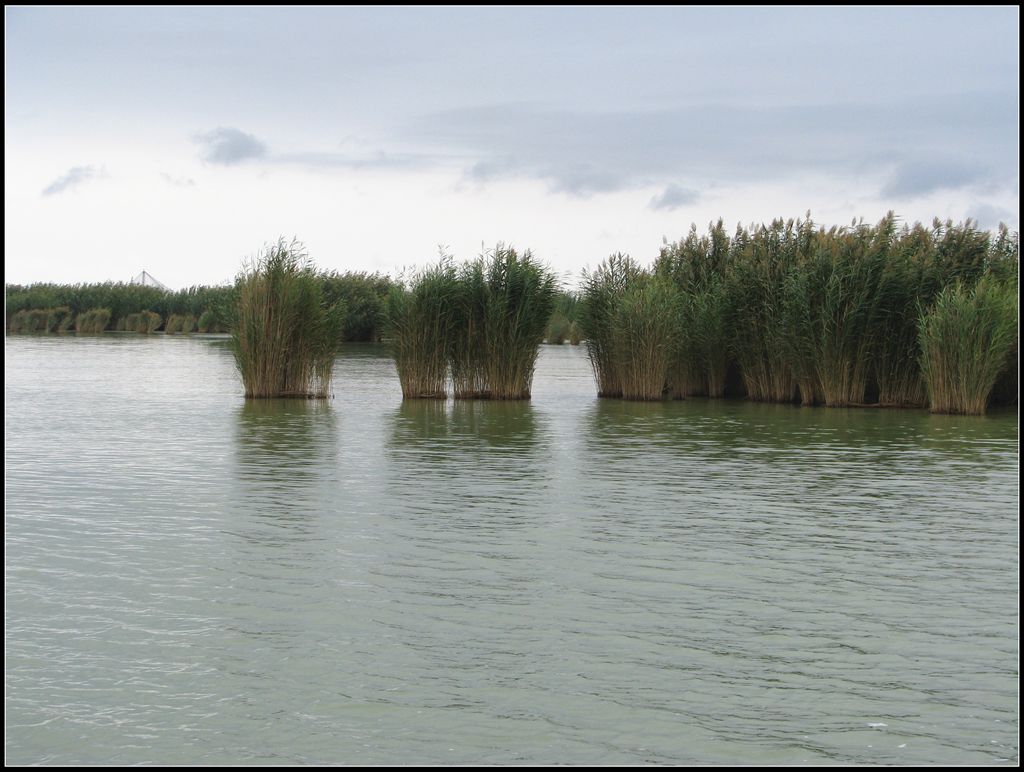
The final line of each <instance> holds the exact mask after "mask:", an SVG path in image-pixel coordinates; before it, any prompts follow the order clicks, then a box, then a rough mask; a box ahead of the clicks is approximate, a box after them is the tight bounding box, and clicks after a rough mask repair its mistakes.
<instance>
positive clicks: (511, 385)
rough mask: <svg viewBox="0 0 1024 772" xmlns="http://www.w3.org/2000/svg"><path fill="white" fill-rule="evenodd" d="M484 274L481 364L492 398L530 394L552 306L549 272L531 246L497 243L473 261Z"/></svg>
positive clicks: (552, 286) (554, 288)
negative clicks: (519, 247)
mask: <svg viewBox="0 0 1024 772" xmlns="http://www.w3.org/2000/svg"><path fill="white" fill-rule="evenodd" d="M478 264H479V266H480V270H481V272H482V274H483V280H484V297H485V298H486V300H485V304H484V308H483V312H484V313H483V351H482V357H481V360H480V364H481V366H482V368H483V374H484V381H485V384H486V385H485V391H486V392H487V393H488V395H489V397H490V398H491V399H502V400H506V399H512V400H518V399H529V398H530V394H531V389H532V386H533V373H534V369H535V368H536V365H537V355H538V353H539V351H540V345H541V343H543V342H544V331H545V328H546V327H547V324H548V320H549V319H550V318H551V312H552V310H553V309H554V304H555V293H556V292H557V289H558V286H557V282H556V280H555V276H554V274H553V273H552V272H551V271H550V269H548V268H546V267H545V266H543V265H542V264H541V263H540V262H539V261H538V260H537V259H536V258H535V257H534V256H533V253H532V252H531V251H530V250H526V251H525V252H523V253H522V254H519V253H518V252H516V250H515V249H514V248H512V247H511V246H505V245H504V244H502V243H499V244H498V245H497V246H496V247H495V249H494V250H492V251H490V252H488V253H486V254H485V255H483V256H481V258H480V259H479V261H478Z"/></svg>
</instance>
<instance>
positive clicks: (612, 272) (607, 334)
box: [576, 252, 641, 397]
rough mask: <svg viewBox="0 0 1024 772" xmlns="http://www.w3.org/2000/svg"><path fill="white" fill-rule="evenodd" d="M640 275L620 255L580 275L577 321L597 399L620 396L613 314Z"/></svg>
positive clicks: (635, 266) (629, 260)
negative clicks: (628, 288) (581, 278)
mask: <svg viewBox="0 0 1024 772" xmlns="http://www.w3.org/2000/svg"><path fill="white" fill-rule="evenodd" d="M640 273H641V269H640V266H638V265H637V264H636V262H635V261H634V260H633V259H632V258H631V257H630V256H629V255H624V254H622V253H621V252H619V253H616V254H614V255H611V256H610V257H608V259H606V260H604V261H602V262H601V264H600V265H599V266H598V267H597V269H596V270H594V271H593V272H590V271H586V270H585V271H584V272H583V289H582V292H581V294H580V300H579V306H578V309H577V320H576V321H577V326H578V330H579V335H580V337H581V338H582V340H583V343H584V344H585V345H586V347H587V356H588V357H589V358H590V364H591V367H592V368H593V370H594V378H595V380H596V381H597V396H599V397H621V396H622V371H621V364H620V362H619V357H618V353H617V350H616V343H615V332H616V328H615V324H616V313H617V308H618V304H619V303H620V302H621V299H622V295H623V292H624V291H625V290H626V287H627V286H628V285H629V284H630V283H631V282H632V281H633V280H634V279H635V278H636V277H637V276H639V275H640Z"/></svg>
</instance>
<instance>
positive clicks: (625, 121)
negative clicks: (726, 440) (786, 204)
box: [398, 93, 1017, 203]
mask: <svg viewBox="0 0 1024 772" xmlns="http://www.w3.org/2000/svg"><path fill="white" fill-rule="evenodd" d="M1016 136H1017V113H1016V105H1015V103H1014V102H1013V101H1012V100H1007V99H1006V98H1005V95H1003V94H998V93H991V94H990V93H970V94H960V95H950V96H949V97H947V98H945V99H943V100H932V99H924V98H919V99H917V100H914V99H907V100H904V101H902V102H898V103H896V102H893V103H882V102H875V103H860V104H849V103H836V104H818V105H779V106H775V105H771V106H747V107H742V106H736V105H725V104H708V103H705V104H693V105H689V106H685V107H676V108H672V109H663V110H646V111H644V110H625V109H623V110H619V111H611V112H609V111H603V112H597V111H582V110H569V109H562V108H556V107H551V106H547V105H542V104H536V103H518V104H499V105H490V106H486V107H474V108H463V109H457V110H448V111H444V112H437V113H432V114H428V115H424V116H421V117H420V118H419V119H416V120H412V121H408V122H406V124H405V125H404V127H403V130H402V133H401V135H400V136H399V137H398V139H399V140H400V141H401V142H404V143H406V144H410V145H413V146H415V147H418V148H431V149H433V150H434V151H438V152H441V151H443V152H446V153H449V154H452V155H456V156H458V155H463V156H467V157H469V158H471V159H472V160H471V161H470V162H468V163H467V164H466V166H467V170H466V173H467V176H469V177H470V178H472V179H476V180H480V181H487V180H493V179H500V178H503V177H530V178H535V179H542V180H545V181H546V182H548V184H549V185H550V187H551V188H552V189H553V190H559V191H563V192H567V193H571V194H575V195H589V194H592V193H599V192H606V191H613V190H621V189H627V188H631V187H640V186H647V185H669V184H670V183H671V182H672V180H673V179H678V178H680V177H685V178H686V179H688V180H693V181H695V182H697V183H699V184H718V183H724V182H728V183H734V184H738V183H747V182H772V181H775V180H778V179H782V178H791V179H792V178H798V177H799V176H801V175H807V174H814V175H819V176H820V175H826V176H832V175H835V176H843V177H847V178H857V177H868V178H870V177H874V178H876V179H877V178H878V177H880V176H882V175H883V174H884V173H885V172H886V171H887V170H892V169H893V168H896V169H897V174H896V177H895V178H894V179H893V181H892V182H891V183H890V185H889V187H890V188H891V190H892V191H893V192H894V194H895V192H898V193H900V194H901V195H904V194H907V193H910V192H912V191H915V190H923V189H927V188H928V187H929V186H934V185H937V184H939V183H940V182H942V184H948V180H949V179H950V175H951V174H952V179H953V181H954V182H955V183H956V184H962V183H963V182H964V181H965V180H966V179H967V178H968V177H970V178H971V180H970V181H971V182H977V183H982V182H985V181H987V180H986V179H985V178H986V177H988V178H992V177H1000V176H1001V177H1002V179H1003V181H1004V182H1005V181H1006V178H1007V176H1012V175H1015V174H1016V172H1015V170H1016V157H1017V148H1016ZM963 148H970V150H969V151H967V150H963ZM920 158H941V159H944V161H943V170H942V172H940V173H929V172H926V171H925V170H924V168H923V167H922V166H918V165H916V164H917V163H918V161H917V159H920ZM1000 169H1001V170H1003V171H1002V172H1000V171H997V170H1000ZM943 175H945V176H943ZM666 203H667V201H666Z"/></svg>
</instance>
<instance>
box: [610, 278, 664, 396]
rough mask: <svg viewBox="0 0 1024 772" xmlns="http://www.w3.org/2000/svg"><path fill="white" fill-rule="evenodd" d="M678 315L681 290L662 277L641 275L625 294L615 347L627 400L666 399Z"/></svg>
mask: <svg viewBox="0 0 1024 772" xmlns="http://www.w3.org/2000/svg"><path fill="white" fill-rule="evenodd" d="M678 315H679V294H678V290H677V289H676V288H675V287H674V286H673V285H672V284H671V283H670V282H668V281H667V280H665V279H663V278H661V277H658V276H652V275H641V276H638V277H636V278H634V280H633V281H632V282H631V283H630V285H629V286H628V287H626V289H625V291H624V292H623V293H622V297H621V299H620V301H619V303H618V305H617V307H616V309H615V317H614V320H613V326H614V329H615V337H614V340H613V347H614V351H615V357H616V360H617V368H618V372H619V374H620V376H619V377H620V379H621V384H622V397H623V399H629V400H645V401H650V400H658V399H661V398H662V395H663V394H664V392H665V382H666V377H667V375H668V368H669V362H670V360H671V358H672V354H673V352H674V351H676V350H677V349H678V342H677V341H676V339H675V338H676V335H678V333H679V329H680V324H679V318H678Z"/></svg>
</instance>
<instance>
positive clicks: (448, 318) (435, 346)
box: [387, 258, 457, 399]
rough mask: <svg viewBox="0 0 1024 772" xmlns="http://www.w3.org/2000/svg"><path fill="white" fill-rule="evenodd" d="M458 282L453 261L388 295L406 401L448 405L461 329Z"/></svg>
mask: <svg viewBox="0 0 1024 772" xmlns="http://www.w3.org/2000/svg"><path fill="white" fill-rule="evenodd" d="M456 293H457V280H456V272H455V268H454V267H453V266H452V264H451V261H450V260H449V259H447V258H442V260H441V262H440V263H439V264H438V265H437V266H435V267H432V268H428V269H426V270H424V271H422V272H420V273H418V274H416V275H415V276H414V277H413V278H412V280H411V282H410V286H409V288H408V289H407V288H406V287H404V286H402V285H394V286H392V287H391V290H390V292H389V295H388V301H387V319H388V330H389V338H390V341H391V349H392V353H393V356H394V358H395V367H396V369H397V370H398V379H399V381H400V382H401V385H402V397H403V398H404V399H445V398H446V397H447V396H448V392H447V382H448V366H449V361H450V357H451V348H452V340H453V334H454V329H455V299H456Z"/></svg>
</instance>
